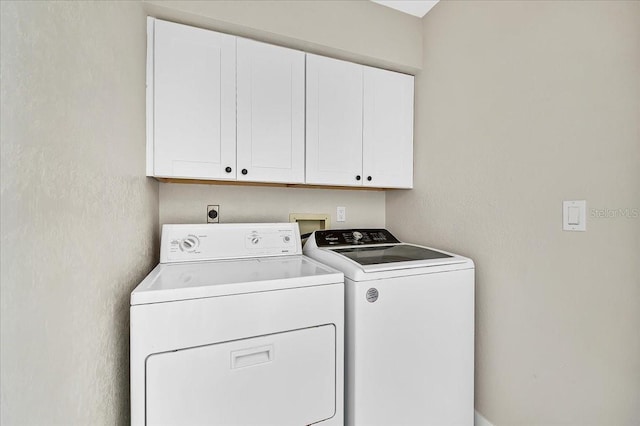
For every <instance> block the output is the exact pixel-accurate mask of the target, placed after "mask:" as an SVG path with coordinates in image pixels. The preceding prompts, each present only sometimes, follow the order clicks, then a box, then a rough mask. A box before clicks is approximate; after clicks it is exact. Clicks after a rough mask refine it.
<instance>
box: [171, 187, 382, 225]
mask: <svg viewBox="0 0 640 426" xmlns="http://www.w3.org/2000/svg"><path fill="white" fill-rule="evenodd" d="M384 197H385V193H384V192H383V191H350V190H331V189H303V188H270V187H248V186H223V185H220V186H218V185H190V184H189V185H185V184H177V183H161V184H160V224H161V225H162V224H165V223H205V222H206V219H207V205H209V204H218V205H219V206H220V222H221V223H232V222H288V221H289V213H321V214H328V215H330V216H331V225H332V227H333V228H349V227H372V228H377V227H384V224H385V218H384V214H385V208H384ZM337 206H343V207H346V209H347V220H346V221H345V222H337V221H336V207H337Z"/></svg>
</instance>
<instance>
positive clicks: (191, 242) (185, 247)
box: [180, 235, 200, 252]
mask: <svg viewBox="0 0 640 426" xmlns="http://www.w3.org/2000/svg"><path fill="white" fill-rule="evenodd" d="M199 245H200V240H198V237H196V236H195V235H189V236H188V237H186V238H184V239H183V240H182V241H180V250H182V251H186V252H192V251H195V250H196V249H197V248H198V246H199Z"/></svg>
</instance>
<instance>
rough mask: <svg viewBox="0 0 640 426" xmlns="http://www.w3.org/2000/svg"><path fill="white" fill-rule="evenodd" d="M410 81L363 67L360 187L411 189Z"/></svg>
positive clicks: (394, 74)
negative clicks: (361, 180) (361, 177)
mask: <svg viewBox="0 0 640 426" xmlns="http://www.w3.org/2000/svg"><path fill="white" fill-rule="evenodd" d="M413 79H414V77H413V76H411V75H406V74H400V73H397V72H391V71H387V70H381V69H378V68H372V67H364V117H363V143H362V163H363V166H362V176H363V185H365V186H372V187H384V188H412V187H413Z"/></svg>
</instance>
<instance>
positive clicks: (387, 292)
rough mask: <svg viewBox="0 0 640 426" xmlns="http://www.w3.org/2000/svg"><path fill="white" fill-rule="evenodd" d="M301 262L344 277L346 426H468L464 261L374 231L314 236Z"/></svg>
mask: <svg viewBox="0 0 640 426" xmlns="http://www.w3.org/2000/svg"><path fill="white" fill-rule="evenodd" d="M392 247H397V248H398V249H397V250H395V249H390V248H392ZM304 253H305V254H306V255H308V256H310V257H312V258H314V259H317V260H319V261H321V262H322V263H324V264H327V265H329V266H332V267H334V268H336V269H338V270H341V271H342V272H344V274H345V277H346V278H345V295H346V297H345V299H346V300H345V310H346V319H345V321H346V323H345V324H346V325H345V342H346V346H345V358H346V364H345V387H346V390H345V417H346V424H348V425H366V426H369V425H371V426H375V425H380V426H382V425H390V424H398V425H400V424H406V425H414V424H420V425H427V426H428V425H466V426H472V425H473V419H474V390H473V389H474V293H475V290H474V264H473V262H472V261H471V260H470V259H467V258H465V257H462V256H458V255H455V254H453V253H448V252H443V251H440V250H434V249H430V248H427V247H422V246H418V245H412V244H405V243H402V242H400V241H398V240H397V239H396V238H395V237H393V235H391V234H390V233H389V232H388V231H386V230H379V229H376V230H373V229H366V230H326V231H316V232H315V233H314V234H312V235H311V236H310V237H309V239H308V240H307V243H306V244H305V247H304ZM376 262H378V263H376Z"/></svg>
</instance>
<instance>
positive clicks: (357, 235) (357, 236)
mask: <svg viewBox="0 0 640 426" xmlns="http://www.w3.org/2000/svg"><path fill="white" fill-rule="evenodd" d="M353 239H354V240H356V241H360V240H361V239H362V233H361V232H358V231H353Z"/></svg>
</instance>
